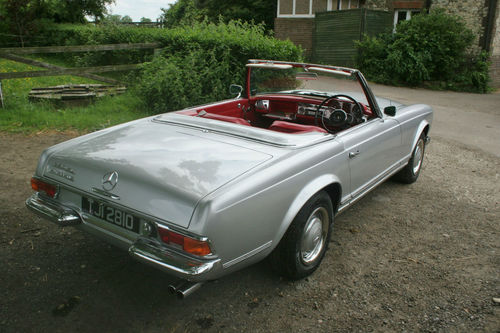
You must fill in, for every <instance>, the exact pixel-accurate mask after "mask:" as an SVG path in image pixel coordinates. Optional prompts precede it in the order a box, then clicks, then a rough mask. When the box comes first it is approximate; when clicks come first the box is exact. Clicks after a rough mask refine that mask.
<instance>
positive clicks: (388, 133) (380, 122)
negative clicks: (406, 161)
mask: <svg viewBox="0 0 500 333" xmlns="http://www.w3.org/2000/svg"><path fill="white" fill-rule="evenodd" d="M338 138H339V139H340V140H342V141H343V142H344V147H345V152H344V153H345V154H346V156H347V159H348V163H349V170H350V180H351V181H350V190H351V199H356V198H357V197H358V196H360V195H362V194H364V193H365V192H366V191H368V190H369V189H370V188H372V187H373V186H374V185H376V184H377V183H378V182H379V181H380V180H381V179H382V178H383V177H385V176H386V175H387V174H388V173H390V172H392V171H394V169H396V168H398V167H399V165H400V159H401V156H400V149H401V144H402V143H401V129H400V126H399V123H398V122H397V121H396V120H395V119H393V118H376V119H372V120H370V121H368V122H366V123H363V124H360V125H358V126H355V127H353V128H351V129H349V130H348V131H346V132H344V133H342V134H340V135H339V137H338Z"/></svg>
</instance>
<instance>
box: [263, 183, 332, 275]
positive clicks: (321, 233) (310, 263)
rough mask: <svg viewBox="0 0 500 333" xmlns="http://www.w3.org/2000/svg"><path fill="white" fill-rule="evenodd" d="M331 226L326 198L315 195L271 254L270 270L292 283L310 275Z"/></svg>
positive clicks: (314, 268)
mask: <svg viewBox="0 0 500 333" xmlns="http://www.w3.org/2000/svg"><path fill="white" fill-rule="evenodd" d="M332 226H333V207H332V202H331V200H330V197H329V196H328V194H327V193H326V192H324V191H321V192H318V193H317V194H315V195H314V196H313V197H312V198H311V199H309V201H307V203H306V204H305V205H304V206H303V207H302V208H301V210H300V211H299V213H298V214H297V216H296V217H295V218H294V220H293V222H292V224H291V225H290V227H289V228H288V230H287V231H286V233H285V235H284V236H283V238H282V239H281V241H280V243H279V244H278V246H277V247H276V249H274V251H273V252H272V253H271V255H270V258H269V259H270V263H271V265H272V267H273V269H275V270H276V271H277V272H278V273H280V274H281V275H283V276H285V277H287V278H289V279H292V280H296V279H300V278H303V277H306V276H308V275H310V274H312V273H313V272H314V271H315V270H316V269H317V268H318V266H319V264H320V263H321V260H322V259H323V257H324V255H325V252H326V250H327V248H328V243H329V241H330V235H331V230H332Z"/></svg>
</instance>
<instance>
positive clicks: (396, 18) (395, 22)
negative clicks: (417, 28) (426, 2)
mask: <svg viewBox="0 0 500 333" xmlns="http://www.w3.org/2000/svg"><path fill="white" fill-rule="evenodd" d="M400 12H406V19H405V20H406V21H408V20H411V15H412V13H415V12H418V14H420V13H421V12H422V9H420V8H409V9H406V8H405V9H403V8H401V9H395V10H394V22H393V25H394V28H393V32H396V26H397V24H398V22H397V20H398V16H399V13H400Z"/></svg>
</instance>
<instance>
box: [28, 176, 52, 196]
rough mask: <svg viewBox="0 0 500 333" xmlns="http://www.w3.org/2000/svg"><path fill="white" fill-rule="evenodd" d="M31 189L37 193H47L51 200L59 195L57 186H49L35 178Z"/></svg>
mask: <svg viewBox="0 0 500 333" xmlns="http://www.w3.org/2000/svg"><path fill="white" fill-rule="evenodd" d="M31 188H32V189H33V190H35V191H37V192H45V194H47V195H48V196H49V197H51V198H54V197H55V196H56V194H57V186H55V185H52V184H47V183H45V182H43V181H41V180H40V179H37V178H35V177H32V178H31Z"/></svg>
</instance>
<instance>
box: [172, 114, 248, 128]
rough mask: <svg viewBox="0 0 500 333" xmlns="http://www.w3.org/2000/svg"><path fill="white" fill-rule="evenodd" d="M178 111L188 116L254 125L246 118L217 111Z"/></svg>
mask: <svg viewBox="0 0 500 333" xmlns="http://www.w3.org/2000/svg"><path fill="white" fill-rule="evenodd" d="M177 113H180V114H185V115H186V116H199V117H201V118H208V119H215V120H221V121H226V122H228V123H234V124H240V125H245V126H252V125H250V123H249V122H248V121H246V120H245V119H242V118H238V117H232V116H223V115H221V114H217V113H208V112H206V113H205V114H203V115H201V116H200V115H199V113H198V112H196V110H187V111H178V112H177Z"/></svg>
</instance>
